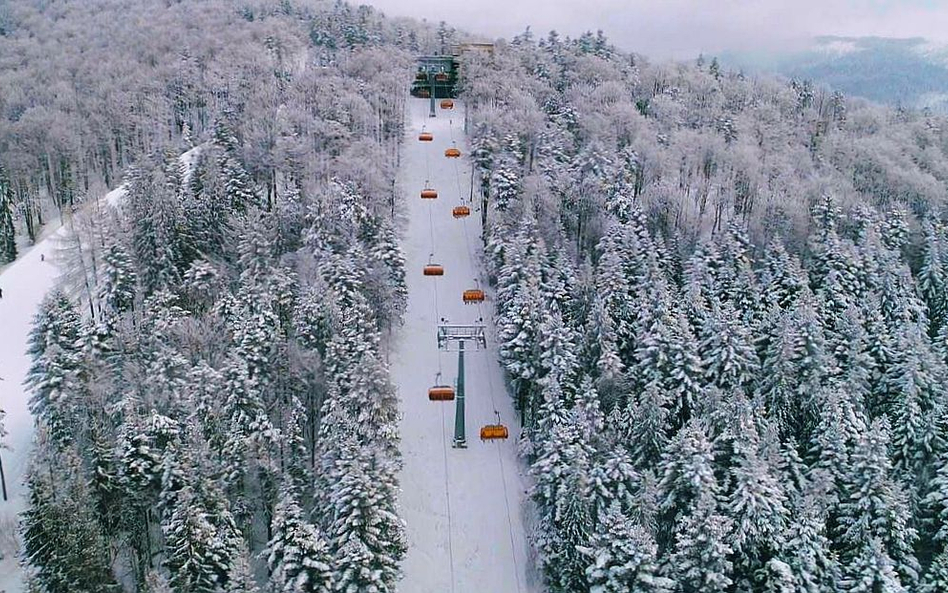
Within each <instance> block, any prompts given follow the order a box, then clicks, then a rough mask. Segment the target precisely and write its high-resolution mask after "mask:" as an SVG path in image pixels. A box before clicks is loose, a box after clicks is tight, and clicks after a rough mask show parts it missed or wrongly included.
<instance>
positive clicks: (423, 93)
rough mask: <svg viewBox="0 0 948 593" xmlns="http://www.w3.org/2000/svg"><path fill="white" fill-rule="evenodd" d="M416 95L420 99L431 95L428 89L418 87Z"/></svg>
mask: <svg viewBox="0 0 948 593" xmlns="http://www.w3.org/2000/svg"><path fill="white" fill-rule="evenodd" d="M418 97H419V98H421V99H428V98H430V97H431V91H429V90H428V89H418Z"/></svg>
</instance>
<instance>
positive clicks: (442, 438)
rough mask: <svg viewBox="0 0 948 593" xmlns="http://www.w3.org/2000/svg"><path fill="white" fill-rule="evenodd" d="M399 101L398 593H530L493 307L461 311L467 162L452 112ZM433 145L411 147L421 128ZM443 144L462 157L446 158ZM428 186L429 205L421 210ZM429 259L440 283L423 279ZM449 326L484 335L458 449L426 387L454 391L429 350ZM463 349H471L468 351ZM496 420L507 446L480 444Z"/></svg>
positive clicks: (467, 237)
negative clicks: (402, 225) (404, 543)
mask: <svg viewBox="0 0 948 593" xmlns="http://www.w3.org/2000/svg"><path fill="white" fill-rule="evenodd" d="M428 105H429V103H428V101H427V100H424V99H410V100H409V105H408V109H409V116H410V120H409V124H408V126H407V128H408V129H407V132H406V134H407V137H406V140H405V146H404V150H403V155H402V163H401V169H400V171H399V176H398V191H399V192H401V194H402V195H403V196H405V203H406V206H405V208H404V214H406V215H407V217H408V220H407V226H406V231H405V237H404V242H403V247H404V250H405V258H406V271H407V281H408V310H407V313H406V315H405V324H404V326H403V327H402V328H401V329H400V331H399V332H397V335H396V338H395V344H394V352H393V353H392V376H393V379H394V381H395V383H396V385H397V386H398V390H399V395H400V400H401V412H402V422H401V436H402V453H403V455H404V469H403V472H402V476H401V486H402V495H401V511H402V515H403V517H404V519H405V520H406V522H407V524H408V540H409V541H408V546H409V547H408V555H407V557H406V559H405V563H404V572H405V578H404V580H403V581H402V583H401V585H400V590H401V591H404V592H405V593H474V592H476V591H495V592H497V593H532V592H534V591H539V589H540V587H539V585H538V584H537V577H536V572H535V570H534V567H533V559H532V556H531V554H530V551H529V546H528V543H527V538H526V536H525V534H524V508H525V507H524V505H525V502H524V501H525V494H524V493H525V490H526V479H525V477H524V475H523V467H522V465H521V463H520V461H519V459H518V457H517V436H518V435H519V432H520V431H519V420H518V419H517V417H516V416H515V414H514V411H513V408H512V405H511V399H510V397H509V396H508V395H507V394H506V392H505V388H504V383H503V376H502V373H501V369H500V366H499V364H498V363H497V347H496V343H495V342H494V340H493V337H494V333H493V331H492V329H491V320H492V315H491V311H492V310H493V306H492V304H491V296H492V295H491V293H490V291H489V290H487V288H488V287H487V286H486V285H485V284H486V283H481V284H480V288H482V289H484V290H485V291H486V292H487V293H488V294H487V301H486V302H485V303H483V304H481V305H465V304H463V302H462V299H461V294H462V292H463V291H464V290H465V289H469V288H475V287H476V286H477V285H476V279H478V278H479V277H480V265H479V261H480V254H481V244H482V243H481V239H480V213H479V212H478V211H476V210H475V208H474V205H473V204H469V203H468V198H469V196H470V163H469V161H468V159H467V158H466V157H467V152H468V146H467V142H466V138H465V136H464V132H463V104H462V103H461V102H460V101H455V108H454V110H453V111H446V110H442V109H438V110H437V113H438V114H437V117H436V118H429V117H428V113H429V107H428ZM423 126H424V127H425V129H426V130H427V131H429V132H432V134H433V135H434V141H433V142H419V140H418V134H419V132H421V130H422V127H423ZM452 141H456V146H457V148H459V149H460V150H461V153H462V158H460V159H449V158H446V157H445V156H444V151H445V149H447V148H449V147H451V146H452V145H453V144H452ZM426 180H427V181H429V186H430V187H432V188H434V189H436V190H437V191H438V199H436V200H423V199H421V198H420V192H421V190H422V188H424V187H425V181H426ZM462 200H463V203H464V204H465V205H469V206H471V210H472V212H471V216H469V217H467V218H460V219H455V218H454V217H453V216H452V209H453V208H454V206H457V205H460V204H461V203H462ZM431 254H433V256H432V258H431V261H433V262H435V263H439V264H441V265H443V266H444V270H445V272H444V276H441V277H438V278H434V277H426V276H423V275H422V269H423V267H424V265H425V264H426V263H428V262H429V256H430V255H431ZM442 317H443V318H445V319H447V321H448V322H450V323H453V324H468V323H475V322H476V321H477V320H478V319H479V318H483V320H484V322H485V323H486V324H487V325H488V333H487V335H488V344H487V345H488V348H487V349H486V350H482V351H468V352H467V353H466V354H465V384H466V389H465V392H466V402H465V403H466V413H465V417H466V428H467V431H466V432H467V443H468V447H467V448H466V449H455V448H453V447H452V446H451V445H452V442H453V435H454V418H455V402H431V401H429V400H428V393H427V392H428V388H429V387H431V385H433V384H434V382H435V376H436V374H437V373H438V371H439V365H440V369H441V372H442V382H443V383H446V384H454V383H455V381H456V377H457V354H455V353H446V352H442V353H440V354H439V351H438V345H437V339H436V335H437V325H438V320H439V318H442ZM467 347H468V348H471V345H470V344H468V345H467ZM495 410H496V411H497V412H499V413H500V418H501V421H502V422H503V423H504V424H506V425H507V426H508V427H509V429H510V437H511V438H509V439H507V440H499V441H481V440H480V438H479V432H480V428H481V426H483V425H485V424H489V423H494V422H496V420H495V418H496V416H495V413H494V412H495Z"/></svg>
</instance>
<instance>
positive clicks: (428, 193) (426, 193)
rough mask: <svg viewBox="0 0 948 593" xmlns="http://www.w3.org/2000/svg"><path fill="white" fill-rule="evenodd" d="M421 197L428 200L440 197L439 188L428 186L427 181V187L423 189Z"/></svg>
mask: <svg viewBox="0 0 948 593" xmlns="http://www.w3.org/2000/svg"><path fill="white" fill-rule="evenodd" d="M421 197H422V198H424V199H426V200H434V199H435V198H437V197H438V190H436V189H432V188H430V187H428V183H427V182H425V189H423V190H421Z"/></svg>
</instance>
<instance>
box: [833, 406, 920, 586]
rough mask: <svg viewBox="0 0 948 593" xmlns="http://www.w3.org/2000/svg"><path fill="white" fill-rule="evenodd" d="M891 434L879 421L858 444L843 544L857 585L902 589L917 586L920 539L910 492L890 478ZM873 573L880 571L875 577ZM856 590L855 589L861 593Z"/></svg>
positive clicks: (842, 518)
mask: <svg viewBox="0 0 948 593" xmlns="http://www.w3.org/2000/svg"><path fill="white" fill-rule="evenodd" d="M888 432H889V430H888V426H887V424H886V423H885V422H880V421H876V422H873V424H872V425H871V426H870V427H869V430H868V431H867V432H865V433H864V434H862V435H861V436H860V438H859V440H858V442H857V443H856V447H855V450H854V451H853V455H852V459H851V466H850V468H849V471H848V474H847V476H846V477H845V484H844V487H845V489H844V492H845V493H846V498H845V499H843V500H842V501H841V503H840V507H839V517H838V519H837V521H838V524H839V528H840V530H841V531H840V535H839V537H838V539H837V541H838V543H839V544H840V546H841V550H842V558H843V560H844V561H845V562H846V575H847V579H848V580H850V581H851V582H853V583H864V582H886V583H888V582H889V581H890V580H891V579H893V578H894V582H895V583H897V584H898V583H901V585H900V586H907V587H912V586H914V584H915V583H916V582H917V580H918V573H919V566H918V562H917V561H916V559H915V555H914V552H913V549H912V547H913V545H914V543H915V540H916V537H917V535H916V530H915V528H914V527H913V526H912V525H911V515H910V513H909V508H908V506H907V501H906V496H905V493H904V492H903V491H902V490H901V489H900V488H899V486H898V484H897V483H896V482H895V481H894V480H893V479H892V478H891V476H890V472H891V468H890V463H889V458H888V451H887V447H888ZM867 571H878V572H876V573H874V576H871V575H870V574H869V573H867ZM890 571H892V572H893V576H892V577H891V578H890V576H889V572H890ZM870 576H871V578H870ZM858 586H861V585H858ZM854 587H857V585H856V584H853V585H850V590H860V589H858V588H855V589H854ZM866 590H868V591H871V590H872V589H866Z"/></svg>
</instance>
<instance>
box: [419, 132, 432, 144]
mask: <svg viewBox="0 0 948 593" xmlns="http://www.w3.org/2000/svg"><path fill="white" fill-rule="evenodd" d="M418 140H419V141H420V142H431V141H432V140H434V134H432V133H431V132H425V131H424V130H422V132H421V133H420V134H418Z"/></svg>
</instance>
